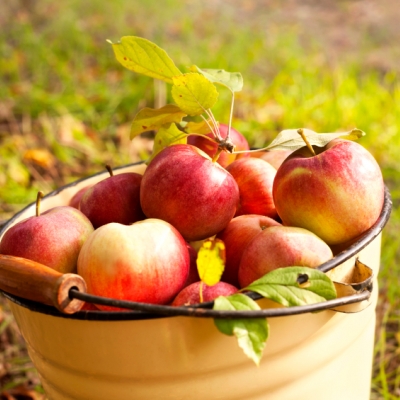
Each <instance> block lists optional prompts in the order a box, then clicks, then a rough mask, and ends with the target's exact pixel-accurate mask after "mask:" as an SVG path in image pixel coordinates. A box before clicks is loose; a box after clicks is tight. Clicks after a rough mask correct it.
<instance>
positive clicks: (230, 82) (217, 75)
mask: <svg viewBox="0 0 400 400" xmlns="http://www.w3.org/2000/svg"><path fill="white" fill-rule="evenodd" d="M190 70H191V71H193V72H198V73H200V74H202V75H203V76H205V77H206V78H207V79H208V80H209V81H211V82H214V83H219V84H221V85H224V86H226V87H228V88H229V89H230V90H232V92H240V91H241V90H242V89H243V77H242V74H241V73H240V72H227V71H225V70H223V69H200V68H199V67H198V66H196V65H193V66H191V67H190Z"/></svg>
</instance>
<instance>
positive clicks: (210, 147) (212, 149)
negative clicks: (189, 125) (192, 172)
mask: <svg viewBox="0 0 400 400" xmlns="http://www.w3.org/2000/svg"><path fill="white" fill-rule="evenodd" d="M219 132H220V134H221V136H222V138H223V139H225V138H226V135H227V134H228V125H225V124H220V125H219ZM206 136H208V137H209V138H212V139H214V135H213V134H212V133H211V132H210V133H208V134H207V135H206ZM229 137H230V139H231V140H232V143H233V144H234V145H235V151H245V150H249V149H250V147H249V144H248V142H247V139H246V138H245V137H244V136H243V135H242V134H241V133H240V132H238V131H237V130H236V129H233V128H232V127H231V130H230V133H229ZM187 143H188V144H191V145H193V146H196V147H198V148H199V149H201V150H203V151H204V152H205V153H206V154H208V155H209V156H210V157H211V158H213V156H214V155H215V153H216V152H217V150H218V145H217V143H213V142H212V141H211V140H208V139H204V138H203V137H201V136H197V135H196V136H195V135H191V136H188V139H187ZM243 157H249V153H239V154H232V153H228V152H226V151H223V152H222V153H221V154H220V156H219V158H218V164H220V165H222V166H223V167H224V168H225V167H227V166H228V165H229V164H230V163H232V162H233V161H235V160H237V159H239V158H243Z"/></svg>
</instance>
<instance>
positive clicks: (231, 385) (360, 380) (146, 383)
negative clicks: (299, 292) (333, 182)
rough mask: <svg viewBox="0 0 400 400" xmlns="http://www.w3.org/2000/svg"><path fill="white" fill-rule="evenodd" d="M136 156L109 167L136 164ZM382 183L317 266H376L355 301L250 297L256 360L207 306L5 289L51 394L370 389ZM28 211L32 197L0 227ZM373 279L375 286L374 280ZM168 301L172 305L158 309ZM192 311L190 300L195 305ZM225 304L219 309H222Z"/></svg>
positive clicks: (260, 397) (302, 396) (238, 396)
mask: <svg viewBox="0 0 400 400" xmlns="http://www.w3.org/2000/svg"><path fill="white" fill-rule="evenodd" d="M144 169H145V166H144V165H143V164H141V163H137V164H131V165H129V166H124V167H120V168H117V169H115V170H114V174H118V173H123V172H139V173H143V171H144ZM107 176H108V174H107V172H104V173H99V174H97V175H94V176H92V177H90V178H87V179H82V180H80V181H77V182H74V183H72V184H70V185H67V186H65V187H63V188H61V189H59V190H56V191H54V192H52V193H50V194H48V195H47V196H45V197H44V198H43V199H42V202H41V209H42V210H43V211H45V210H47V209H49V208H52V207H55V206H59V205H66V204H68V202H69V200H70V199H71V198H72V196H73V195H74V194H75V193H76V192H77V191H78V190H79V189H81V188H83V187H85V186H88V185H92V184H94V183H96V182H97V181H100V180H101V179H104V178H105V177H107ZM390 211H391V200H390V195H389V192H388V191H386V194H385V204H384V208H383V210H382V213H381V216H380V218H379V220H378V221H377V222H376V224H375V225H374V226H373V227H372V228H371V229H370V230H369V231H368V232H366V233H365V235H363V237H362V238H360V239H359V240H358V241H357V242H356V243H354V244H353V245H352V246H350V247H349V248H347V249H346V250H344V251H342V252H341V253H339V254H337V255H336V256H335V257H334V258H333V259H332V260H330V261H328V262H327V263H325V264H323V265H321V266H320V267H319V269H321V270H322V271H324V272H327V274H328V275H329V274H331V275H332V276H335V278H336V277H339V279H340V276H345V275H346V274H348V273H349V271H350V270H351V269H352V268H354V265H355V263H356V259H357V260H359V261H361V262H362V263H364V264H366V265H367V266H368V267H369V268H371V269H372V270H373V276H374V278H373V285H372V286H371V285H370V286H369V291H367V293H366V295H365V292H363V293H361V295H355V296H359V297H355V298H354V300H351V299H350V301H348V302H347V303H349V305H341V304H347V303H345V302H343V303H340V301H337V300H330V301H327V302H325V304H324V303H320V304H317V305H312V306H301V307H289V308H282V307H280V306H278V305H276V304H274V303H272V302H270V301H268V300H265V299H260V300H257V301H258V303H259V305H260V306H261V308H262V310H261V313H263V314H262V315H263V316H266V317H268V322H269V325H270V334H269V338H268V341H267V344H266V347H265V349H264V353H263V357H262V360H261V362H260V365H259V366H258V367H257V366H255V365H254V364H253V362H252V361H250V360H249V359H248V358H247V357H246V356H245V355H244V354H243V352H242V350H241V349H240V348H239V346H238V344H237V341H236V339H235V338H234V337H229V336H225V335H223V334H222V333H220V332H219V331H218V330H217V328H216V327H215V325H214V322H213V316H214V314H213V312H214V313H215V311H214V310H211V309H207V308H206V305H205V306H204V307H205V308H202V309H200V311H201V312H198V313H196V312H195V311H192V315H190V313H189V312H188V311H187V310H188V309H187V308H186V307H176V308H175V307H168V306H158V308H157V307H156V306H154V308H153V309H152V306H150V307H149V310H148V311H144V312H143V311H142V312H141V311H130V310H128V311H117V312H104V311H79V312H78V313H75V314H72V315H66V314H62V313H60V312H59V311H57V309H56V308H54V307H51V306H46V305H43V304H40V303H36V302H33V301H29V300H25V299H22V298H19V297H17V296H14V295H11V294H9V293H5V292H4V295H5V296H6V298H7V299H8V303H9V305H10V308H11V310H12V312H13V315H14V317H15V320H16V322H17V324H18V326H19V328H20V330H21V333H22V335H23V337H24V339H25V341H26V344H27V348H28V352H29V356H30V358H31V359H32V361H33V363H34V365H35V367H36V369H37V371H38V373H39V375H40V378H41V382H42V385H43V388H44V390H45V392H46V394H47V396H48V398H49V399H50V400H109V399H121V400H122V399H123V400H130V399H134V400H141V399H146V400H147V399H148V400H150V399H151V400H158V399H171V400H172V399H173V400H177V399H191V400H197V399H199V400H200V399H201V400H204V399H209V400H216V399H220V400H244V399H249V400H250V399H251V400H256V399H257V400H291V399H296V400H313V399H315V400H321V399H324V400H337V399H340V398H343V399H349V400H350V399H351V400H353V399H357V400H364V399H365V400H368V399H369V398H370V383H371V373H372V360H373V348H374V332H375V308H376V304H377V297H378V284H377V276H378V272H379V264H380V249H381V232H382V229H383V227H384V226H385V224H386V222H387V220H388V218H389V215H390ZM34 214H35V204H31V205H29V206H28V207H26V208H25V209H24V210H22V211H21V212H20V213H18V214H16V215H15V217H14V218H12V219H11V220H10V221H9V223H8V224H7V225H6V226H4V228H3V230H2V232H0V239H1V236H2V235H3V234H4V232H5V231H6V230H7V229H9V228H10V227H11V226H12V225H14V224H15V223H16V222H18V221H20V220H22V219H24V218H26V217H28V216H31V215H34ZM371 287H372V289H371ZM166 309H169V310H171V309H173V314H174V315H172V313H168V312H167V311H165V310H166ZM192 310H193V309H192ZM222 313H223V312H222Z"/></svg>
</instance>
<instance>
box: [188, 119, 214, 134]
mask: <svg viewBox="0 0 400 400" xmlns="http://www.w3.org/2000/svg"><path fill="white" fill-rule="evenodd" d="M208 123H209V124H210V125H211V126H213V123H212V121H210V120H209V121H208ZM185 132H186V133H200V134H202V135H206V134H207V133H210V132H211V129H210V127H209V126H208V124H207V123H206V122H205V121H200V122H193V121H190V122H188V123H187V124H186V127H185Z"/></svg>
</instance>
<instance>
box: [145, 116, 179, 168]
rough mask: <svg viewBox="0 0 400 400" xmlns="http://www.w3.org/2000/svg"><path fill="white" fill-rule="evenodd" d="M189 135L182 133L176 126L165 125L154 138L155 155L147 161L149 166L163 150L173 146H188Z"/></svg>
mask: <svg viewBox="0 0 400 400" xmlns="http://www.w3.org/2000/svg"><path fill="white" fill-rule="evenodd" d="M186 139H187V135H186V133H184V132H182V131H180V130H179V129H178V128H177V127H176V125H175V124H170V125H165V126H163V127H161V128H160V129H159V130H158V132H157V134H156V137H155V138H154V146H153V153H152V154H151V156H150V158H149V159H148V160H147V164H149V163H150V162H151V160H152V159H153V158H154V157H155V156H156V155H157V154H158V153H159V152H160V151H161V150H163V149H165V148H166V147H168V146H171V145H172V144H178V143H183V144H186V141H187V140H186Z"/></svg>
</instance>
